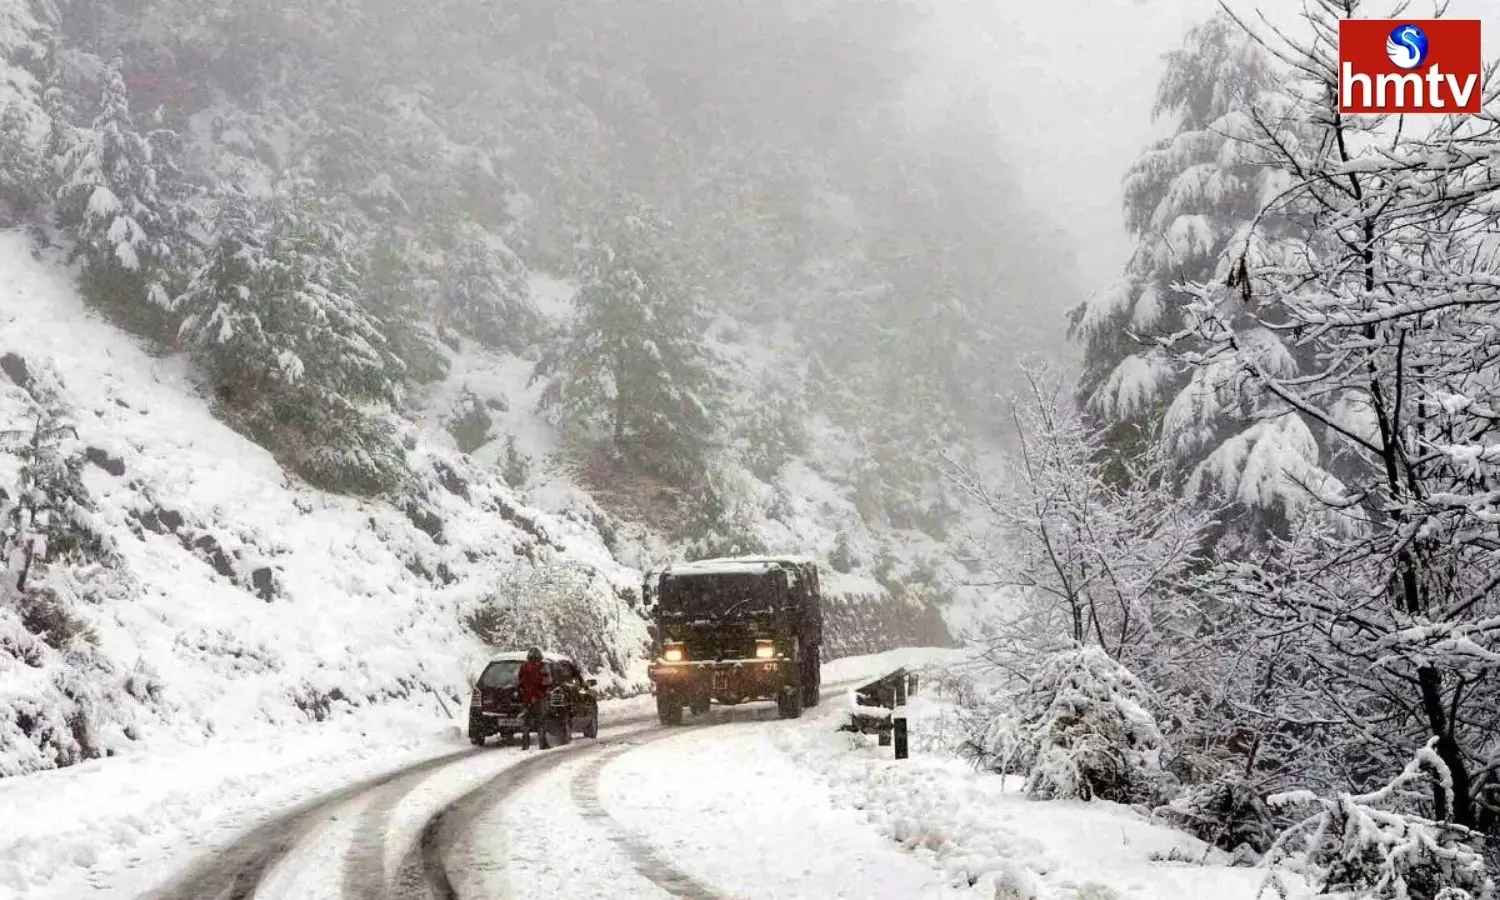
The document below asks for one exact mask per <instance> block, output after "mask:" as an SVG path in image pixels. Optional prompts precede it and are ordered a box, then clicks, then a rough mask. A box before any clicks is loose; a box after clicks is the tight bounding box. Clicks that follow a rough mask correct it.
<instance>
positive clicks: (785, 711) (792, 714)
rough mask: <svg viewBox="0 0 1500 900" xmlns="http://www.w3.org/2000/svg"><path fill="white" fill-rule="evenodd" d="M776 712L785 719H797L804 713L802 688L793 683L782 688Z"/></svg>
mask: <svg viewBox="0 0 1500 900" xmlns="http://www.w3.org/2000/svg"><path fill="white" fill-rule="evenodd" d="M776 714H777V715H778V716H780V717H781V718H783V719H795V718H798V717H800V716H801V715H802V688H801V687H800V686H798V685H795V684H791V685H787V686H786V687H784V688H782V689H781V693H780V694H779V695H778V696H777V697H776Z"/></svg>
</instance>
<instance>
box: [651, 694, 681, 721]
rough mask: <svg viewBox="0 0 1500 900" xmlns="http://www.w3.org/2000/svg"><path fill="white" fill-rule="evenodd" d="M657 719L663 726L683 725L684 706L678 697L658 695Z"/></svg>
mask: <svg viewBox="0 0 1500 900" xmlns="http://www.w3.org/2000/svg"><path fill="white" fill-rule="evenodd" d="M656 717H657V718H658V719H660V720H661V723H662V724H663V725H681V724H682V704H681V703H679V702H678V701H677V698H676V697H666V696H663V695H661V694H657V695H656Z"/></svg>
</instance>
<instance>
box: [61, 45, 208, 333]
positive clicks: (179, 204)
mask: <svg viewBox="0 0 1500 900" xmlns="http://www.w3.org/2000/svg"><path fill="white" fill-rule="evenodd" d="M122 65H123V63H122V61H121V60H120V59H115V60H114V61H113V62H111V63H110V64H109V65H107V66H106V67H105V68H104V70H103V76H102V81H103V83H102V85H101V99H100V102H99V108H98V114H97V115H96V116H95V117H94V119H93V121H92V123H91V124H90V125H89V126H88V127H85V128H76V127H73V128H70V127H67V126H66V123H55V124H58V125H60V126H61V130H60V131H56V132H55V134H57V135H59V136H60V137H61V139H62V141H63V142H64V144H65V147H64V148H63V150H64V155H63V157H62V159H61V164H60V166H61V175H60V187H59V190H58V195H57V215H58V224H60V225H61V226H62V227H63V228H64V229H65V230H66V231H67V232H68V233H69V234H70V235H71V236H72V237H73V239H74V240H75V247H74V251H73V252H74V256H75V258H76V257H82V260H83V290H84V296H85V297H87V298H88V300H89V301H90V302H91V303H93V304H94V305H96V306H97V307H99V308H101V309H103V310H104V311H105V312H107V313H108V314H109V315H110V316H111V317H112V318H113V319H115V320H116V321H117V322H119V323H120V324H121V325H123V326H125V327H126V328H128V329H130V330H131V331H134V332H136V333H137V334H141V335H144V336H146V337H150V338H153V339H156V340H159V341H162V342H163V343H168V342H170V340H171V338H172V334H173V331H174V330H175V326H176V323H175V322H174V321H173V320H172V319H171V317H170V316H169V315H168V314H167V308H168V307H169V306H170V305H171V300H172V297H173V296H175V295H176V293H177V292H178V291H180V290H181V286H182V282H183V280H184V276H185V275H186V272H187V271H188V269H189V268H190V267H191V265H192V264H193V262H194V258H195V256H196V253H195V249H196V248H195V245H194V244H193V242H192V241H191V239H190V238H189V237H188V235H187V227H188V224H189V222H190V220H191V216H192V207H191V206H190V205H189V204H188V203H186V202H185V200H186V197H187V195H188V188H187V185H186V184H185V182H184V181H183V179H182V178H181V176H180V174H179V173H178V172H177V170H176V168H175V166H174V165H173V163H172V161H171V159H170V156H169V155H168V154H167V153H166V152H165V151H166V149H167V148H168V147H169V146H170V144H171V141H170V136H168V135H146V134H141V133H140V132H139V131H138V130H137V128H136V125H135V121H134V119H133V118H132V117H131V114H130V104H129V99H128V97H127V96H126V89H125V78H124V75H123V74H122V72H121V67H122ZM60 106H61V105H60Z"/></svg>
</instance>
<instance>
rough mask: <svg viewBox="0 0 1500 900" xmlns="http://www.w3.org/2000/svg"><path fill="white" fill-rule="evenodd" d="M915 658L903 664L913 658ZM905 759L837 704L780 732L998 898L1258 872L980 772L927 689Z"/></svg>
mask: <svg viewBox="0 0 1500 900" xmlns="http://www.w3.org/2000/svg"><path fill="white" fill-rule="evenodd" d="M908 664H910V663H908ZM907 712H908V716H909V723H910V724H909V729H910V741H911V753H912V755H911V757H910V758H908V759H905V760H900V761H897V760H895V759H893V758H892V749H891V748H890V747H879V746H877V744H876V739H875V738H874V737H873V736H868V735H854V734H850V733H847V732H838V731H837V730H836V729H837V727H838V725H839V724H841V721H840V720H841V719H843V718H844V717H845V716H847V714H848V710H847V709H845V708H842V705H841V704H829V705H828V706H826V707H821V708H819V709H816V710H813V711H812V712H811V713H810V714H809V715H808V716H805V717H804V718H803V719H802V720H800V721H798V722H795V723H787V724H786V725H785V726H784V727H780V728H778V729H777V731H776V732H775V734H776V738H775V739H776V742H777V744H778V746H779V747H780V748H781V749H782V750H783V751H784V752H785V753H787V754H788V755H789V756H790V757H791V759H792V760H793V761H795V762H796V763H797V764H798V765H800V766H801V767H803V768H804V769H806V770H807V771H810V772H813V773H815V774H816V775H817V776H818V777H819V778H820V779H821V780H822V781H823V782H824V783H826V784H827V785H828V786H829V788H830V789H831V796H832V797H833V798H835V802H836V803H837V804H838V805H840V806H841V807H845V808H849V809H854V810H859V811H861V812H862V813H863V815H864V817H865V818H866V819H867V820H868V821H869V822H870V823H871V824H873V825H874V827H875V828H876V829H877V830H878V831H879V833H880V834H882V835H884V836H885V837H887V838H889V839H890V840H892V841H895V842H897V843H899V844H900V845H901V846H903V847H905V848H906V849H908V850H910V851H911V852H913V853H914V854H916V855H917V856H919V857H920V858H923V859H925V860H927V861H929V862H930V863H931V864H932V865H934V866H936V867H938V868H940V869H941V870H943V871H944V872H946V873H947V874H948V875H949V876H951V877H952V878H954V879H956V880H958V881H960V882H962V883H966V884H971V885H973V886H974V887H975V888H976V889H977V890H978V892H979V896H982V897H985V898H990V897H994V898H997V900H1080V898H1087V900H1204V898H1210V897H1211V898H1213V900H1254V898H1255V896H1256V891H1257V889H1258V887H1259V885H1260V881H1261V876H1262V874H1263V873H1262V872H1261V871H1260V870H1255V869H1246V868H1231V867H1229V866H1227V865H1225V864H1224V862H1225V857H1224V855H1223V854H1222V853H1219V852H1218V851H1210V850H1209V848H1208V847H1207V846H1206V845H1205V844H1203V843H1202V842H1200V841H1198V840H1196V839H1194V838H1193V837H1191V836H1188V835H1185V834H1182V833H1180V832H1176V831H1173V830H1171V829H1169V828H1166V827H1163V826H1160V825H1156V824H1153V823H1152V822H1150V821H1148V820H1147V819H1145V818H1144V817H1143V816H1141V815H1140V814H1138V813H1136V812H1135V811H1133V810H1132V809H1130V808H1128V807H1124V806H1119V805H1117V804H1113V803H1107V802H1102V801H1096V802H1092V803H1084V802H1080V801H1050V802H1037V801H1030V800H1027V799H1025V797H1024V796H1023V795H1022V794H1021V793H1020V787H1021V785H1020V781H1019V779H1002V778H1001V777H1000V776H997V775H991V774H987V773H981V772H977V771H975V770H974V769H973V768H972V767H971V766H969V765H968V764H967V763H965V762H963V761H962V760H960V759H958V758H957V757H956V756H955V755H953V754H952V753H951V752H950V750H949V748H950V747H951V746H952V743H953V741H954V740H955V739H956V736H957V734H958V732H959V728H958V723H957V720H956V718H955V710H954V708H953V707H952V705H951V704H950V703H949V702H948V700H947V699H946V698H944V697H941V696H936V695H935V693H934V691H933V690H930V689H922V690H919V692H918V693H917V694H916V695H914V696H912V697H911V698H910V699H909V703H908V707H907Z"/></svg>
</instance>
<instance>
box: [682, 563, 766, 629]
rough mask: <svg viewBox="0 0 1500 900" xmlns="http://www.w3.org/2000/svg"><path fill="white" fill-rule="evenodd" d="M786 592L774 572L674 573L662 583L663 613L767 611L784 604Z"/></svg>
mask: <svg viewBox="0 0 1500 900" xmlns="http://www.w3.org/2000/svg"><path fill="white" fill-rule="evenodd" d="M783 595H784V591H783V589H782V586H781V582H780V579H778V578H776V577H775V576H774V575H772V576H767V575H763V574H760V573H747V572H733V573H714V574H712V575H673V576H670V577H668V578H667V579H665V583H663V584H662V588H661V601H660V606H659V613H660V614H661V615H662V616H665V617H668V618H674V619H682V618H739V617H742V616H753V615H764V614H766V613H768V612H773V611H775V610H776V609H777V608H779V607H780V606H782V605H783V603H784V596H783Z"/></svg>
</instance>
